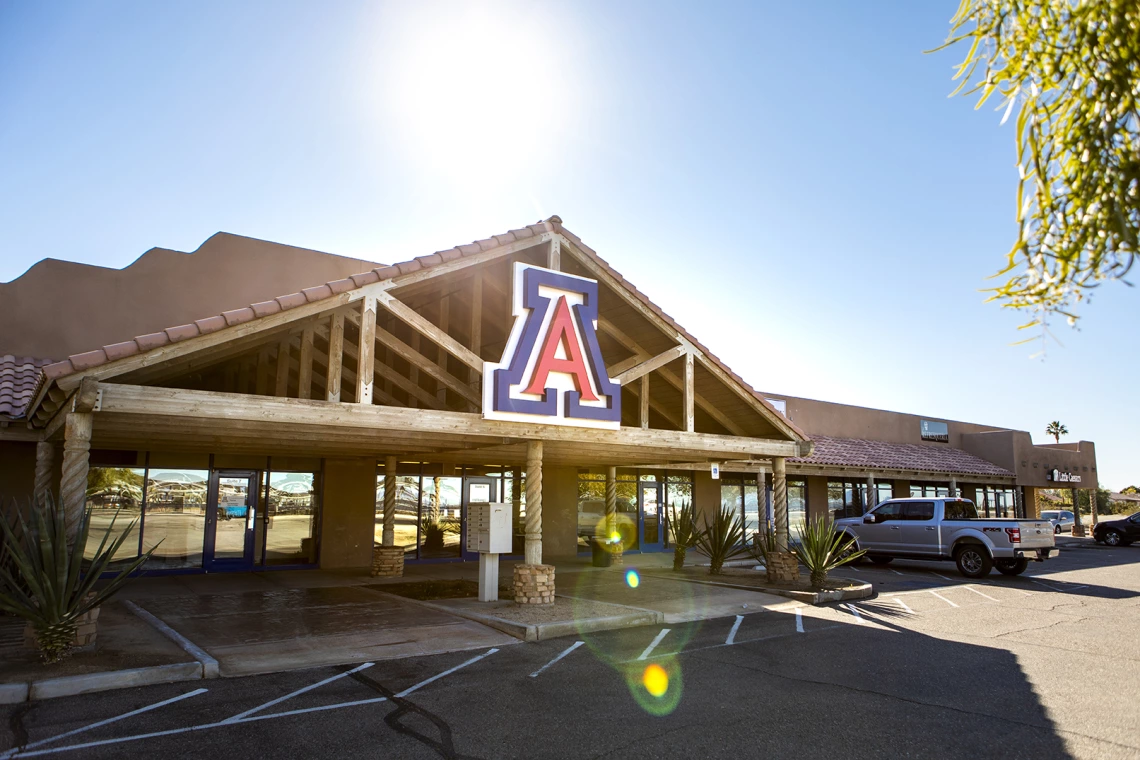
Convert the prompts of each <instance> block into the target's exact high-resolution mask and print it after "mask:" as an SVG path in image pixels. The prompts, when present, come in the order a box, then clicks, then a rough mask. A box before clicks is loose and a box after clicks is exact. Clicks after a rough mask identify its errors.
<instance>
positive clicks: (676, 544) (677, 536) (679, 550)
mask: <svg viewBox="0 0 1140 760" xmlns="http://www.w3.org/2000/svg"><path fill="white" fill-rule="evenodd" d="M669 511H670V515H669V524H670V526H671V527H672V528H673V569H674V570H680V569H681V568H682V567H683V566H684V565H685V555H686V554H687V553H688V551H689V549H692V548H693V547H694V546H696V545H697V541H698V540H699V539H700V537H701V529H700V528H699V527H698V526H697V521H696V519H695V518H694V517H693V505H692V504H690V503H689V502H687V501H686V502H683V503H682V504H681V510H680V511H679V512H678V511H677V510H676V509H674V508H672V507H670V510H669Z"/></svg>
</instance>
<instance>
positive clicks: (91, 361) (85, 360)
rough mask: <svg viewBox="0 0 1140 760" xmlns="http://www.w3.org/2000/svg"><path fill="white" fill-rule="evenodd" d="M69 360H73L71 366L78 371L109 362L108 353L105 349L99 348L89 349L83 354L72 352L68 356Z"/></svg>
mask: <svg viewBox="0 0 1140 760" xmlns="http://www.w3.org/2000/svg"><path fill="white" fill-rule="evenodd" d="M67 360H68V361H69V362H71V366H72V367H74V368H75V371H76V372H78V371H80V370H85V369H88V368H90V367H98V366H99V365H100V364H105V363H106V362H107V354H106V352H104V351H103V349H101V348H97V349H95V350H94V351H87V352H85V353H82V354H72V355H71V356H69V357H67Z"/></svg>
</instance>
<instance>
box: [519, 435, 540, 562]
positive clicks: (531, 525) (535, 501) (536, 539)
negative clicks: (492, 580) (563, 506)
mask: <svg viewBox="0 0 1140 760" xmlns="http://www.w3.org/2000/svg"><path fill="white" fill-rule="evenodd" d="M523 557H524V559H523V561H524V562H525V563H526V564H528V565H541V564H542V441H527V444H526V543H525V545H524V547H523Z"/></svg>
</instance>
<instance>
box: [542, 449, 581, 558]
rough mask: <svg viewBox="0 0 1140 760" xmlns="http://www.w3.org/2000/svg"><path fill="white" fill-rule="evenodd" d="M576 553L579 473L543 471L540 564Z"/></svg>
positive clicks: (567, 469)
mask: <svg viewBox="0 0 1140 760" xmlns="http://www.w3.org/2000/svg"><path fill="white" fill-rule="evenodd" d="M577 553H578V470H577V469H576V468H574V467H543V468H542V561H543V562H547V561H548V560H551V559H555V558H559V557H572V556H574V555H575V554H577Z"/></svg>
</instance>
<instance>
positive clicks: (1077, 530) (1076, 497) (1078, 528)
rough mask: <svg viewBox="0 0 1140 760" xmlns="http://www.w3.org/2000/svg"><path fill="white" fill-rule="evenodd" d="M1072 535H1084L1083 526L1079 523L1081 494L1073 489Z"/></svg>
mask: <svg viewBox="0 0 1140 760" xmlns="http://www.w3.org/2000/svg"><path fill="white" fill-rule="evenodd" d="M1071 490H1072V492H1073V535H1074V536H1083V535H1085V524H1084V523H1083V522H1081V492H1080V491H1079V490H1078V489H1076V488H1073V489H1071Z"/></svg>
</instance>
